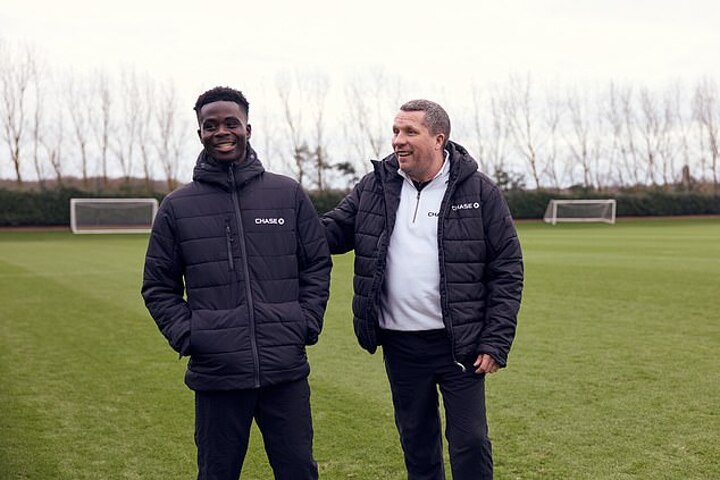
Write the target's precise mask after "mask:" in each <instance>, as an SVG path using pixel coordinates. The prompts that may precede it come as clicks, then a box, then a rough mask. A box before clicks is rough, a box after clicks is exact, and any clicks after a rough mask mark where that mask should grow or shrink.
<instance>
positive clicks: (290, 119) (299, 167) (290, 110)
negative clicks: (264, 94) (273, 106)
mask: <svg viewBox="0 0 720 480" xmlns="http://www.w3.org/2000/svg"><path fill="white" fill-rule="evenodd" d="M275 85H276V88H277V93H278V96H279V97H280V102H281V104H282V109H283V113H284V119H285V124H286V126H287V129H288V133H289V134H290V146H291V148H292V159H293V163H294V166H295V178H296V179H297V181H298V182H299V183H300V184H301V185H303V182H304V180H305V171H306V169H307V168H308V167H307V165H306V164H307V161H308V147H307V142H305V141H304V140H303V134H302V131H301V125H302V124H303V109H302V107H297V106H296V104H295V96H296V95H297V93H296V92H295V90H296V89H297V86H296V85H295V82H294V79H293V77H291V76H290V74H289V73H287V72H282V73H280V74H279V75H278V76H277V79H276V83H275Z"/></svg>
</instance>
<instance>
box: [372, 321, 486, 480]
mask: <svg viewBox="0 0 720 480" xmlns="http://www.w3.org/2000/svg"><path fill="white" fill-rule="evenodd" d="M381 338H382V345H383V353H384V357H385V370H386V371H387V375H388V380H389V382H390V389H391V390H392V399H393V405H394V407H395V424H396V425H397V428H398V432H399V433H400V442H401V444H402V448H403V453H404V455H405V466H406V468H407V472H408V480H441V479H444V478H445V471H444V467H443V456H442V437H441V433H440V415H439V409H438V387H439V388H440V393H441V394H442V399H443V405H444V407H445V424H446V425H445V437H446V438H447V441H448V449H449V452H450V465H451V468H452V475H453V477H452V478H453V479H454V480H479V479H492V476H493V464H492V447H491V444H490V439H489V438H488V434H487V433H488V429H487V420H486V416H485V376H484V375H478V374H476V373H475V371H474V369H473V368H472V365H466V366H465V367H466V371H465V372H463V371H462V369H461V368H460V366H459V365H457V364H456V363H454V361H453V358H452V354H451V351H450V348H451V347H450V341H449V339H448V337H447V334H446V333H445V331H444V330H431V331H423V332H397V331H390V330H383V331H382V333H381Z"/></svg>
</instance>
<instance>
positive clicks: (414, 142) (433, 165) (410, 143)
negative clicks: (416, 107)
mask: <svg viewBox="0 0 720 480" xmlns="http://www.w3.org/2000/svg"><path fill="white" fill-rule="evenodd" d="M443 141H444V135H443V134H437V135H433V134H432V133H430V130H428V128H427V127H426V126H425V112H403V111H401V112H400V113H398V114H397V116H396V117H395V122H394V123H393V139H392V146H393V150H394V151H395V156H396V157H397V159H398V162H399V163H400V169H401V170H402V171H403V172H405V173H406V174H407V175H408V176H409V177H410V178H412V179H413V180H415V181H418V182H424V181H427V180H430V179H432V177H433V176H434V175H435V174H436V173H437V172H438V170H439V169H440V167H441V166H442V162H443V155H442V148H443Z"/></svg>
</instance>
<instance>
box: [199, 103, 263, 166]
mask: <svg viewBox="0 0 720 480" xmlns="http://www.w3.org/2000/svg"><path fill="white" fill-rule="evenodd" d="M198 123H199V124H200V128H199V129H198V135H199V136H200V142H202V144H203V147H205V151H206V152H207V153H208V154H209V155H210V156H211V157H213V158H214V159H215V160H219V161H221V162H241V161H243V160H245V147H246V146H247V142H248V140H249V139H250V132H251V128H250V125H249V124H248V119H247V115H246V114H245V112H243V110H242V108H240V105H238V104H237V103H235V102H228V101H218V102H212V103H207V104H205V105H203V106H202V107H201V108H200V112H199V113H198Z"/></svg>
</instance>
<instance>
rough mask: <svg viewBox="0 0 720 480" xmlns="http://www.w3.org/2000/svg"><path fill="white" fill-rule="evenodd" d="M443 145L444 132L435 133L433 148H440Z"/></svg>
mask: <svg viewBox="0 0 720 480" xmlns="http://www.w3.org/2000/svg"><path fill="white" fill-rule="evenodd" d="M443 145H445V134H444V133H438V134H437V135H435V149H436V150H442V148H443Z"/></svg>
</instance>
